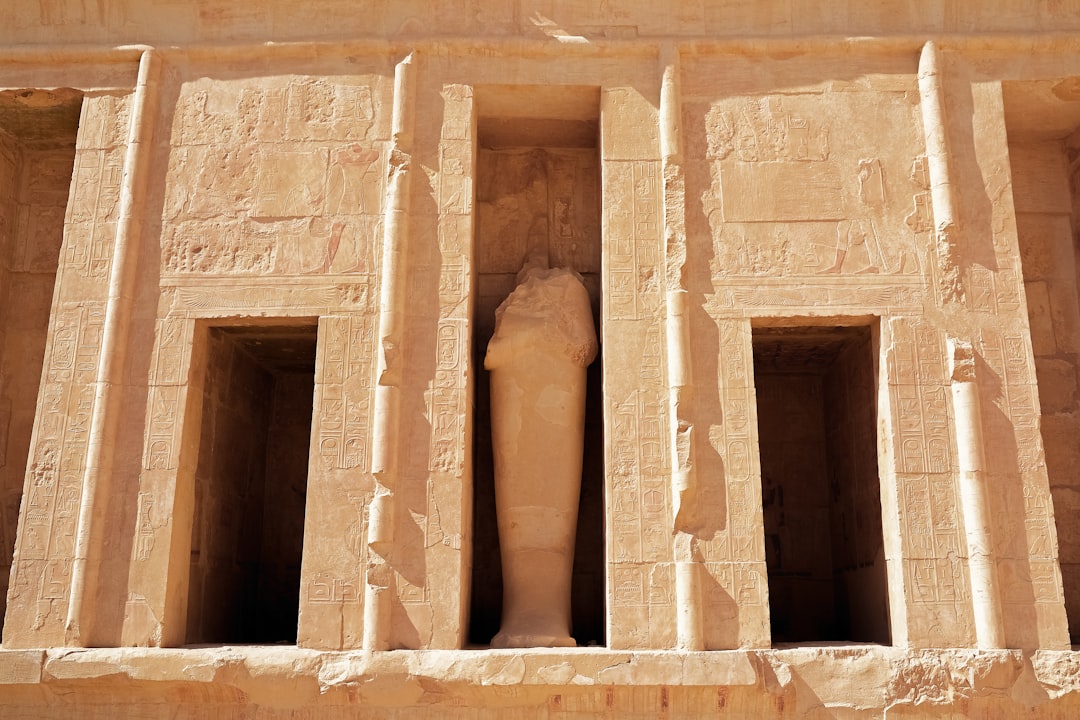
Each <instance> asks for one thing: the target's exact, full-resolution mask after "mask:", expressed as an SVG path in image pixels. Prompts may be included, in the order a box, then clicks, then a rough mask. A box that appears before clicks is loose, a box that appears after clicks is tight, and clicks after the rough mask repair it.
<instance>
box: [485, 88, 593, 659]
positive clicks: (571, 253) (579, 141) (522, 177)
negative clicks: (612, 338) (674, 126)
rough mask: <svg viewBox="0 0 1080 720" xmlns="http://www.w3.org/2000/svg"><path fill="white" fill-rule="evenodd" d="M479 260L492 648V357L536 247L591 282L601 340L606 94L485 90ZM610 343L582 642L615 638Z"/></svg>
mask: <svg viewBox="0 0 1080 720" xmlns="http://www.w3.org/2000/svg"><path fill="white" fill-rule="evenodd" d="M474 97H475V98H476V105H477V114H478V116H479V120H478V125H477V129H478V132H477V141H478V145H479V147H478V149H477V158H476V225H475V228H476V229H475V238H474V255H475V257H476V263H475V267H476V273H477V274H476V278H475V285H474V287H475V298H476V302H475V305H474V311H473V312H474V314H473V347H472V358H471V362H472V367H473V368H475V369H476V385H475V398H474V404H475V414H474V427H473V438H474V442H473V482H474V484H473V565H472V592H471V604H470V609H469V630H468V635H467V638H468V643H469V644H470V645H480V646H485V645H488V644H489V643H490V642H491V639H492V637H494V635H495V634H496V633H497V632H498V631H499V626H500V623H501V619H502V594H503V580H502V566H501V562H502V561H501V555H500V553H499V533H498V525H497V522H496V515H495V479H494V468H493V462H492V451H491V414H490V406H489V403H490V395H489V379H488V374H487V371H485V370H484V369H483V368H484V355H485V353H486V351H487V345H488V342H489V341H490V339H491V335H492V333H493V331H494V328H495V309H496V308H497V307H498V306H499V304H500V303H501V302H502V301H503V300H505V299H506V297H507V296H508V295H509V294H510V292H511V291H512V290H513V289H514V282H515V276H516V275H517V272H518V271H519V270H520V269H521V266H522V263H523V262H524V260H525V258H526V256H527V254H528V253H529V252H530V251H533V250H536V249H537V248H543V249H544V250H546V251H547V256H548V264H549V265H550V266H551V267H569V268H572V269H574V270H576V271H577V272H578V273H579V274H580V275H581V276H582V278H583V279H584V281H585V286H586V287H587V288H588V290H589V298H590V301H591V303H592V307H593V321H594V323H595V325H596V331H597V337H598V338H599V337H600V327H601V326H600V320H601V318H600V157H599V143H598V138H599V113H600V92H599V89H598V88H595V87H577V86H517V85H514V86H510V85H501V86H477V87H476V88H475V89H474ZM602 356H603V349H602V348H601V353H600V355H599V356H597V358H596V360H595V361H594V362H593V363H592V365H591V366H590V367H589V371H588V380H587V382H588V387H587V391H586V406H585V453H584V459H583V464H582V483H581V500H580V506H579V508H578V523H577V537H576V545H575V552H574V571H573V580H572V589H571V611H572V628H571V631H572V634H573V637H574V638H575V640H576V641H577V644H578V645H580V646H585V645H598V646H603V645H605V644H606V608H605V598H606V589H605V583H604V577H605V574H604V573H605V569H604V568H605V553H604V436H603V409H602V399H603V393H602V388H601V380H602V377H601V375H602V371H601V368H602V367H603V361H602Z"/></svg>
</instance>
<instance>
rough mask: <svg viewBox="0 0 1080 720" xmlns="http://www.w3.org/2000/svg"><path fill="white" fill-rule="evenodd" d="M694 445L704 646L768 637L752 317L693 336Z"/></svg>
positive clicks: (708, 327) (765, 640)
mask: <svg viewBox="0 0 1080 720" xmlns="http://www.w3.org/2000/svg"><path fill="white" fill-rule="evenodd" d="M691 346H692V353H693V359H694V370H695V389H696V394H695V403H696V405H695V408H696V411H697V414H698V415H697V423H698V427H699V428H700V432H702V435H701V436H700V439H699V440H698V445H697V448H696V449H697V455H696V458H697V468H696V471H697V482H698V486H699V488H700V489H699V495H698V498H697V505H698V507H699V516H698V518H697V527H698V538H699V549H700V552H701V555H702V557H703V559H704V560H705V562H704V572H705V575H706V576H707V580H706V581H705V582H704V583H703V584H702V603H703V618H704V630H705V646H706V647H707V648H716V649H719V648H730V647H740V646H747V645H763V644H767V643H768V637H769V612H768V589H767V571H766V567H765V550H764V546H763V544H762V543H763V537H762V532H761V528H762V522H763V520H762V499H761V462H760V457H759V453H758V440H757V402H756V398H755V392H754V389H753V378H752V371H753V359H752V355H751V334H750V322H749V320H746V319H739V320H716V321H711V322H709V323H708V325H706V326H701V327H698V328H695V329H694V331H693V332H692V339H691Z"/></svg>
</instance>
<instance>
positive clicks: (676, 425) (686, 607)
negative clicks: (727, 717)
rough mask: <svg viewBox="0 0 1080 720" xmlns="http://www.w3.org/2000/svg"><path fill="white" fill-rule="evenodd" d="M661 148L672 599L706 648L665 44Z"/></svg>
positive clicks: (672, 75)
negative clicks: (696, 544) (673, 590)
mask: <svg viewBox="0 0 1080 720" xmlns="http://www.w3.org/2000/svg"><path fill="white" fill-rule="evenodd" d="M661 64H662V66H663V81H662V83H661V86H660V151H661V153H662V155H663V162H664V166H663V168H664V242H665V273H664V277H665V283H666V295H665V297H666V302H665V310H666V319H665V324H666V337H667V353H668V356H667V381H668V428H669V436H668V440H669V447H670V452H671V497H672V511H673V518H672V522H673V529H674V533H675V603H676V627H677V638H678V646H679V648H680V649H683V650H704V649H705V637H704V630H703V626H702V617H701V589H700V585H701V580H700V577H699V572H700V569H701V568H700V563H699V562H698V561H697V559H696V558H695V557H694V554H695V553H694V550H695V543H696V538H695V537H694V534H693V516H694V514H695V513H696V512H697V508H696V507H695V499H696V495H697V478H696V469H695V467H694V432H693V430H694V426H693V416H692V412H693V397H694V382H693V372H692V368H691V365H692V363H691V356H690V318H689V317H688V313H689V302H688V294H687V291H686V223H685V217H684V216H685V206H686V203H685V193H684V184H685V182H684V178H683V172H682V167H681V162H682V150H681V146H680V137H679V114H680V112H681V110H680V102H679V54H678V50H677V49H676V48H675V47H673V46H672V45H666V46H665V47H664V49H663V52H662V55H661Z"/></svg>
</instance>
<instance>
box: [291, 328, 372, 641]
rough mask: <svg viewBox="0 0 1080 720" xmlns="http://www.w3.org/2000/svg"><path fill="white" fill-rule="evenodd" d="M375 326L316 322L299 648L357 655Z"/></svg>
mask: <svg viewBox="0 0 1080 720" xmlns="http://www.w3.org/2000/svg"><path fill="white" fill-rule="evenodd" d="M374 359H375V319H374V318H372V317H371V316H326V317H322V318H320V319H319V337H318V347H317V350H316V360H315V392H314V413H313V416H312V428H311V438H312V450H311V455H310V462H309V469H308V492H307V507H306V510H305V516H306V517H307V518H309V519H313V520H314V521H308V522H305V523H304V557H303V569H302V574H301V585H300V620H299V635H298V642H299V643H300V644H301V645H304V646H306V647H314V648H327V649H343V648H352V647H358V646H359V644H360V640H361V635H362V632H363V612H362V610H363V608H362V601H363V595H364V593H363V583H364V576H365V569H366V564H367V552H368V550H367V516H368V507H369V505H370V503H371V498H372V494H373V492H374V480H373V478H372V477H371V475H370V472H369V468H370V458H371V449H370V447H368V441H369V438H370V427H371V404H372V375H373V373H374V365H373V363H374Z"/></svg>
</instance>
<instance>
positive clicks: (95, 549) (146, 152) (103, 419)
mask: <svg viewBox="0 0 1080 720" xmlns="http://www.w3.org/2000/svg"><path fill="white" fill-rule="evenodd" d="M158 69H159V61H158V58H157V56H156V55H155V53H154V51H152V50H146V51H145V52H143V54H142V58H141V60H140V61H139V76H138V81H137V83H136V86H135V93H134V96H133V100H132V108H131V120H130V126H129V130H128V144H127V155H126V157H125V158H124V179H123V181H122V184H121V186H120V216H119V220H118V222H117V224H116V239H115V241H114V243H113V262H112V270H111V274H110V276H109V294H108V301H107V304H106V306H105V322H104V326H103V328H102V340H101V361H100V363H99V365H98V374H97V382H96V383H95V388H94V411H93V415H92V416H91V420H90V435H89V445H88V448H87V456H86V471H85V473H84V475H83V483H82V499H81V503H80V506H79V517H78V525H77V526H76V527H77V529H76V533H75V555H74V561H73V563H72V569H71V597H70V600H69V602H68V613H67V622H66V634H67V643H68V644H69V645H87V644H89V643H92V642H94V630H93V625H92V622H93V611H94V608H93V607H92V605H93V598H94V590H95V588H96V582H97V571H98V567H97V566H98V563H99V562H100V553H101V544H102V537H101V535H100V530H101V529H100V528H98V527H96V525H98V524H99V523H100V519H99V517H98V514H99V507H98V498H99V497H101V496H105V495H107V494H108V487H109V481H110V478H111V476H112V471H113V456H114V453H115V450H116V432H117V428H118V427H119V425H120V413H121V411H122V407H121V402H122V390H121V388H122V385H123V384H124V369H125V367H126V365H125V362H126V359H127V344H128V334H129V332H130V326H131V313H132V305H133V302H134V287H135V281H136V269H137V266H138V257H139V244H140V241H141V239H142V221H141V212H142V205H143V197H144V192H145V188H146V185H147V179H148V178H147V173H148V171H149V166H150V154H151V150H152V141H153V132H154V129H153V123H154V116H155V112H156V110H157V88H156V85H155V81H156V79H157V75H158Z"/></svg>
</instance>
